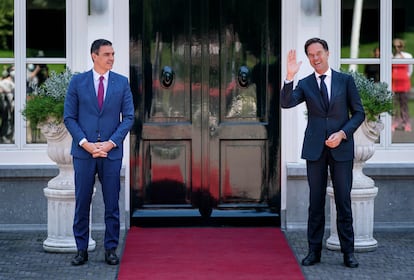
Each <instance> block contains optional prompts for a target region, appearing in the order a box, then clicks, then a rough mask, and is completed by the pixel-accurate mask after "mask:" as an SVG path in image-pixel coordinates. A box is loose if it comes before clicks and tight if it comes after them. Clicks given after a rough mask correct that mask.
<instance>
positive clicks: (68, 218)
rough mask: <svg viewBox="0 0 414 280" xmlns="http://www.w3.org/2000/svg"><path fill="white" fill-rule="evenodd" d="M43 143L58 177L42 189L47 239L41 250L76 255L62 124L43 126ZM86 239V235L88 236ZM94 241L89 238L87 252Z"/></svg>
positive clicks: (69, 161) (69, 164)
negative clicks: (45, 208) (56, 168)
mask: <svg viewBox="0 0 414 280" xmlns="http://www.w3.org/2000/svg"><path fill="white" fill-rule="evenodd" d="M40 130H41V132H42V134H43V135H44V136H45V137H46V140H47V144H48V146H47V153H48V156H49V157H50V159H51V160H53V161H54V162H56V164H57V165H58V167H59V174H58V175H57V176H56V177H54V178H52V179H51V180H50V181H49V182H48V184H47V188H45V189H44V190H43V191H44V194H45V196H46V198H47V235H48V237H47V239H46V240H45V241H44V242H43V249H44V250H45V251H48V252H58V253H69V252H76V251H77V248H76V242H75V238H74V236H73V230H72V225H73V217H74V214H75V183H74V171H73V166H72V156H71V155H70V148H71V144H72V137H71V135H70V134H69V132H68V131H67V130H66V127H65V125H64V124H63V123H54V122H50V123H45V124H43V125H41V126H40ZM89 236H90V235H89ZM95 245H96V242H95V241H94V240H93V239H92V238H91V237H90V239H89V246H88V250H94V249H95Z"/></svg>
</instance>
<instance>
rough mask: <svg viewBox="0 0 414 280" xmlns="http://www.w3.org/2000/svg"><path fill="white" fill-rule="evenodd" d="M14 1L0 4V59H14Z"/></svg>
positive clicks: (8, 0) (7, 0) (4, 1)
mask: <svg viewBox="0 0 414 280" xmlns="http://www.w3.org/2000/svg"><path fill="white" fill-rule="evenodd" d="M13 49H14V1H13V0H2V1H1V2H0V58H10V57H14V52H13Z"/></svg>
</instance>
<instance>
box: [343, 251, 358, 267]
mask: <svg viewBox="0 0 414 280" xmlns="http://www.w3.org/2000/svg"><path fill="white" fill-rule="evenodd" d="M344 264H345V266H346V267H350V268H356V267H358V265H359V263H358V261H357V259H356V258H355V256H354V254H353V253H350V254H344Z"/></svg>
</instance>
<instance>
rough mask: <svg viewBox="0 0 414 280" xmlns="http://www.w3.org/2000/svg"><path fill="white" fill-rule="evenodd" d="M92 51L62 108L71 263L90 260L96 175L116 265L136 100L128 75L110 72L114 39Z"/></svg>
mask: <svg viewBox="0 0 414 280" xmlns="http://www.w3.org/2000/svg"><path fill="white" fill-rule="evenodd" d="M91 56H92V61H93V69H91V70H90V71H87V72H84V73H81V74H77V75H75V76H74V77H73V78H72V80H71V82H70V85H69V88H68V91H67V96H66V99H65V108H64V122H65V125H66V127H67V129H68V131H69V132H70V134H71V135H72V138H73V142H72V149H71V154H72V156H73V167H74V170H75V197H76V206H75V217H74V222H73V233H74V236H75V240H76V246H77V249H78V252H77V254H76V256H75V257H74V258H73V260H72V264H73V265H82V264H84V263H85V262H87V261H88V251H87V250H88V241H89V231H90V230H89V217H90V205H91V200H92V194H93V187H94V183H95V176H96V174H98V178H99V181H100V182H101V185H102V194H103V199H104V204H105V239H104V247H105V261H106V262H107V263H108V264H111V265H116V264H118V263H119V258H118V256H117V255H116V249H117V246H118V241H119V231H120V222H119V192H120V171H121V165H122V157H123V141H124V139H125V137H126V135H127V134H128V132H129V130H130V129H131V127H132V125H133V122H134V105H133V101H132V93H131V90H130V86H129V83H128V79H127V78H126V77H124V76H121V75H119V74H117V73H114V72H112V71H110V70H111V69H112V65H113V63H114V50H113V48H112V43H111V42H110V41H108V40H104V39H98V40H96V41H94V42H93V43H92V46H91ZM99 99H101V100H100V101H98V100H99Z"/></svg>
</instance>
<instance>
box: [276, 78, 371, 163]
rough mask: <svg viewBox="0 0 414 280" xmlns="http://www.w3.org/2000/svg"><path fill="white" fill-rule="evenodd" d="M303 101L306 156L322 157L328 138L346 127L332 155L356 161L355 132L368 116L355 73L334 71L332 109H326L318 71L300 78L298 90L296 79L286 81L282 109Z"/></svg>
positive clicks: (303, 155)
mask: <svg viewBox="0 0 414 280" xmlns="http://www.w3.org/2000/svg"><path fill="white" fill-rule="evenodd" d="M302 102H305V103H306V106H307V118H308V124H307V127H306V130H305V138H304V141H303V149H302V158H303V159H306V160H311V161H315V160H318V159H319V158H320V156H321V154H322V151H323V149H324V146H325V140H326V139H327V137H329V135H331V134H332V133H334V132H338V131H339V130H341V129H342V130H343V131H344V132H345V134H346V137H347V139H346V140H343V141H342V142H341V143H340V145H339V146H338V147H336V148H334V149H331V154H332V156H333V158H334V159H335V160H337V161H346V160H352V159H353V158H354V138H353V134H354V132H355V130H356V129H357V128H358V127H359V126H360V125H361V123H362V122H363V121H364V119H365V112H364V108H363V106H362V103H361V98H360V97H359V93H358V90H357V88H356V86H355V82H354V79H353V78H352V76H350V75H348V74H345V73H341V72H337V71H334V70H332V80H331V99H330V101H329V108H328V110H325V109H324V106H323V100H322V95H321V93H320V91H319V86H318V83H317V81H316V77H315V74H314V73H312V74H311V75H309V76H307V77H305V78H303V79H302V80H300V81H299V82H298V84H297V86H296V87H295V89H293V82H291V83H285V85H284V86H283V88H282V90H281V94H280V104H281V106H282V108H291V107H294V106H296V105H298V104H300V103H302Z"/></svg>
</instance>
